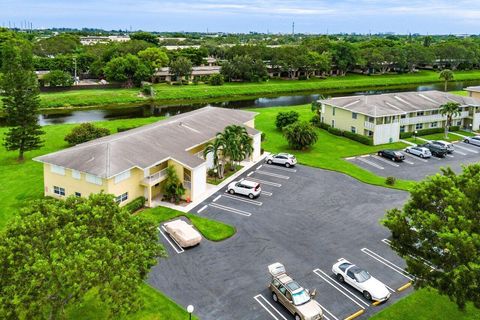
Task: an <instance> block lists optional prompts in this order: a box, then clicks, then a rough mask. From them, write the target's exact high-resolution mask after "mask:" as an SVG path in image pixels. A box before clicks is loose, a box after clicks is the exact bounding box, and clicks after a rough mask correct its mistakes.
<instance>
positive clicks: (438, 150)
mask: <svg viewBox="0 0 480 320" xmlns="http://www.w3.org/2000/svg"><path fill="white" fill-rule="evenodd" d="M422 147H425V148H427V149H428V150H430V152H431V153H432V155H434V156H435V157H439V158H445V156H446V155H447V153H448V150H447V148H446V147H444V146H440V145H438V144H434V143H425V144H424V145H422Z"/></svg>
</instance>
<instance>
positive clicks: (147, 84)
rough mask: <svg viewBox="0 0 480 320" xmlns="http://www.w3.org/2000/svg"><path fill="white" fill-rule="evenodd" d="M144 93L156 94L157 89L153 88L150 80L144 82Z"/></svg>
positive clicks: (151, 95)
mask: <svg viewBox="0 0 480 320" xmlns="http://www.w3.org/2000/svg"><path fill="white" fill-rule="evenodd" d="M142 93H143V94H144V95H145V96H148V97H154V96H155V90H153V87H152V84H151V83H150V82H143V83H142Z"/></svg>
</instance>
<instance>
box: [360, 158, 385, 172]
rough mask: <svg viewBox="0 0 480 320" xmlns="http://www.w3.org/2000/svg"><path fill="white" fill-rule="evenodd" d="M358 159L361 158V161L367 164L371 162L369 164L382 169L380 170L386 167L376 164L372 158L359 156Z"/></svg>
mask: <svg viewBox="0 0 480 320" xmlns="http://www.w3.org/2000/svg"><path fill="white" fill-rule="evenodd" d="M357 160H359V161H361V162H364V163H366V164H369V165H371V166H372V167H375V168H378V169H380V170H383V169H384V168H383V167H382V166H380V165H378V164H376V163H375V162H372V161H370V160H367V159H365V158H364V157H360V158H357Z"/></svg>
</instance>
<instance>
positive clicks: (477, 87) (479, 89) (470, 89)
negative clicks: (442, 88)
mask: <svg viewBox="0 0 480 320" xmlns="http://www.w3.org/2000/svg"><path fill="white" fill-rule="evenodd" d="M464 90H465V91H475V92H480V86H472V87H466V88H465V89H464Z"/></svg>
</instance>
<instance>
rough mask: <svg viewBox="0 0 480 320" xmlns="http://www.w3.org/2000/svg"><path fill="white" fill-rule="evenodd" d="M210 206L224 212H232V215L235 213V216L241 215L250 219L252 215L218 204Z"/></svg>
mask: <svg viewBox="0 0 480 320" xmlns="http://www.w3.org/2000/svg"><path fill="white" fill-rule="evenodd" d="M209 206H211V207H213V208H217V209H220V210H224V211H228V212H232V213H235V214H239V215H241V216H245V217H250V216H251V215H252V214H251V213H250V212H247V211H243V210H239V209H235V208H232V207H227V206H224V205H221V204H217V203H210V204H209Z"/></svg>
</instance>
